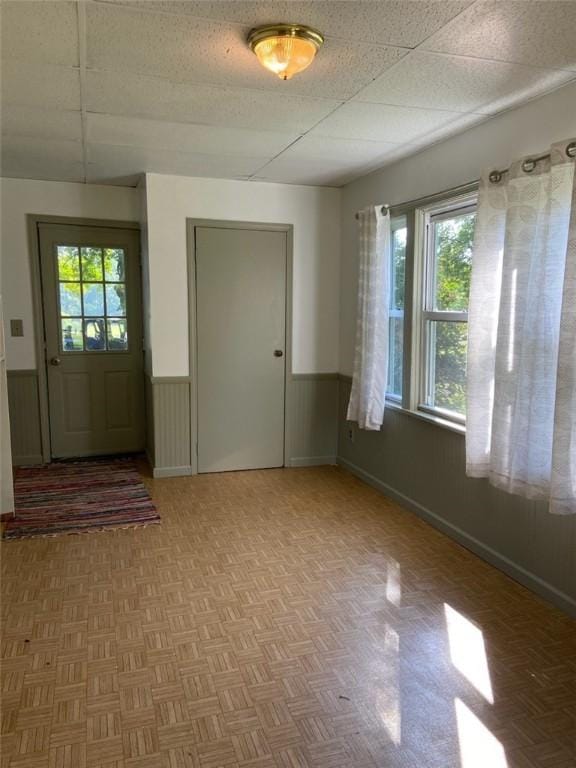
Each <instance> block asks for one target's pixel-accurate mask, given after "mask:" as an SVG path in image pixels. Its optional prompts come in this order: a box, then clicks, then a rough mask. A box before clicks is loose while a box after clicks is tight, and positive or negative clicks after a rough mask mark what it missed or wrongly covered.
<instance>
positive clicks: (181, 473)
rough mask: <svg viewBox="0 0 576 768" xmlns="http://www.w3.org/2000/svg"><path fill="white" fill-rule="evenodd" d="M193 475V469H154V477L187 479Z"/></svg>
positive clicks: (188, 467)
mask: <svg viewBox="0 0 576 768" xmlns="http://www.w3.org/2000/svg"><path fill="white" fill-rule="evenodd" d="M191 474H192V467H191V466H187V467H153V468H152V477H187V476H188V475H191Z"/></svg>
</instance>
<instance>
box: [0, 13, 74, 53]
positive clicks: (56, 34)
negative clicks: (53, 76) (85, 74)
mask: <svg viewBox="0 0 576 768" xmlns="http://www.w3.org/2000/svg"><path fill="white" fill-rule="evenodd" d="M1 12H2V32H1V41H2V45H1V49H2V58H3V59H5V60H7V59H10V60H13V59H18V60H24V61H37V62H43V63H45V64H61V65H63V66H70V67H77V66H78V20H77V15H76V3H72V2H42V1H37V0H28V1H27V2H22V0H8V2H6V1H5V2H3V3H2V6H1Z"/></svg>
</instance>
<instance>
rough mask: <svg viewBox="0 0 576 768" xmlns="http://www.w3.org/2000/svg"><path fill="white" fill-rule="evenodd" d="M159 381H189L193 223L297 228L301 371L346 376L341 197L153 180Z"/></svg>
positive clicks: (151, 254)
mask: <svg viewBox="0 0 576 768" xmlns="http://www.w3.org/2000/svg"><path fill="white" fill-rule="evenodd" d="M146 196H147V220H148V271H149V280H150V297H149V300H150V342H151V347H152V371H153V375H154V376H187V375H188V373H189V369H188V286H187V253H186V219H187V218H195V219H215V220H226V221H250V222H269V223H279V224H293V225H294V286H293V372H294V373H322V372H334V371H337V370H338V292H339V263H340V191H339V190H337V189H330V188H320V187H305V186H290V185H282V184H267V183H261V182H247V181H229V180H223V179H203V178H187V177H183V176H163V175H158V174H147V175H146Z"/></svg>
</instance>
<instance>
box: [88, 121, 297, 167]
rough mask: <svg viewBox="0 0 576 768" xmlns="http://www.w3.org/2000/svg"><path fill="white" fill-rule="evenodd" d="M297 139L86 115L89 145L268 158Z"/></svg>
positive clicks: (279, 135)
mask: <svg viewBox="0 0 576 768" xmlns="http://www.w3.org/2000/svg"><path fill="white" fill-rule="evenodd" d="M297 138H298V134H294V133H279V132H276V131H248V130H242V129H236V128H223V127H218V126H213V125H191V124H186V123H170V122H163V121H160V120H143V119H141V118H136V117H118V116H116V115H96V114H89V115H88V141H89V143H91V144H112V145H114V146H128V147H129V146H134V147H145V148H148V149H152V150H162V149H167V150H171V151H175V152H186V153H194V154H201V155H213V154H217V155H220V154H226V155H229V156H236V155H239V156H246V157H268V158H271V157H274V156H275V155H277V154H278V153H279V152H281V151H282V150H283V149H285V148H286V147H287V146H289V145H290V144H291V143H292V142H293V141H295V140H296V139H297Z"/></svg>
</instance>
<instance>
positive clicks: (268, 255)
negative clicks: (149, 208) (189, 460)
mask: <svg viewBox="0 0 576 768" xmlns="http://www.w3.org/2000/svg"><path fill="white" fill-rule="evenodd" d="M195 238H196V239H195V243H196V312H197V371H198V375H197V381H198V471H199V472H223V471H227V470H236V469H257V468H263V467H281V466H283V465H284V389H285V348H286V258H287V235H286V233H285V232H279V231H269V230H251V229H228V228H218V227H202V226H198V227H196V230H195Z"/></svg>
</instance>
